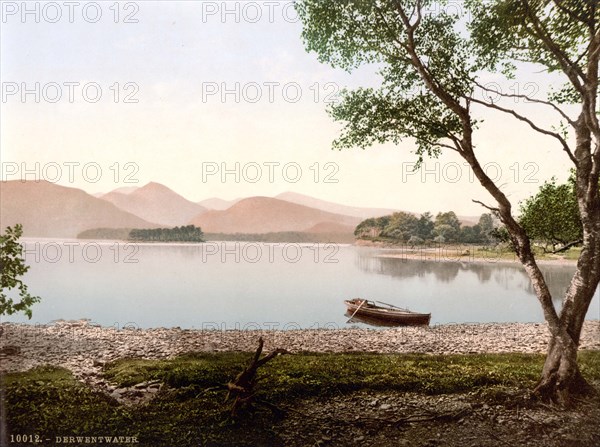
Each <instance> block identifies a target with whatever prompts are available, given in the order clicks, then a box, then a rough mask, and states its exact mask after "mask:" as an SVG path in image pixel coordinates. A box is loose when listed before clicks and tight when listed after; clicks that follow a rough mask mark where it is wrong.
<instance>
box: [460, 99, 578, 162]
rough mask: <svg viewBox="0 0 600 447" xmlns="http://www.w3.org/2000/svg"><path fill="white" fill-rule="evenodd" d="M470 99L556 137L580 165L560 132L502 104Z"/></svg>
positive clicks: (571, 157) (542, 132)
mask: <svg viewBox="0 0 600 447" xmlns="http://www.w3.org/2000/svg"><path fill="white" fill-rule="evenodd" d="M469 99H470V100H471V101H473V102H475V103H477V104H481V105H483V106H485V107H489V108H491V109H495V110H499V111H500V112H504V113H508V114H509V115H512V116H514V117H515V118H517V119H518V120H519V121H523V122H524V123H527V124H529V126H530V127H531V128H532V129H533V130H535V131H537V132H539V133H541V134H544V135H548V136H551V137H554V138H556V139H557V140H558V141H559V142H560V144H561V145H562V147H563V150H564V151H565V152H566V153H567V155H568V156H569V158H570V159H571V161H572V162H573V164H574V165H575V166H578V162H577V159H576V158H575V156H574V155H573V152H571V148H570V147H569V145H568V144H567V142H566V141H565V139H564V138H563V137H561V136H560V135H559V134H557V133H556V132H551V131H549V130H546V129H542V128H541V127H539V126H538V125H536V124H535V123H534V122H533V121H531V120H530V119H529V118H527V117H525V116H523V115H521V114H519V113H517V112H515V111H514V110H512V109H506V108H504V107H500V106H497V105H495V104H491V103H489V102H485V101H481V100H479V99H476V98H469Z"/></svg>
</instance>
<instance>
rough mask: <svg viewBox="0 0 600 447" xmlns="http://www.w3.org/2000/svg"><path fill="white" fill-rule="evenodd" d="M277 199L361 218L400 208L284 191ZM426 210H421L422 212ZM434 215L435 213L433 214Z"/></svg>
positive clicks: (467, 219) (468, 221)
mask: <svg viewBox="0 0 600 447" xmlns="http://www.w3.org/2000/svg"><path fill="white" fill-rule="evenodd" d="M275 197H276V198H277V199H281V200H285V201H287V202H292V203H298V204H299V205H304V206H310V207H311V208H316V209H319V210H324V211H329V212H331V213H337V214H344V215H346V216H355V217H360V218H361V219H368V218H369V217H381V216H389V215H390V214H393V213H395V212H398V211H401V210H394V209H391V208H363V207H357V206H347V205H341V204H339V203H334V202H327V201H325V200H321V199H317V198H316V197H311V196H307V195H304V194H298V193H295V192H284V193H282V194H279V195H277V196H275ZM425 211H427V210H423V211H422V212H423V213H424V212H425ZM407 212H409V213H410V214H414V215H415V216H417V217H418V216H420V215H421V213H414V212H412V211H407ZM434 217H435V214H434ZM458 219H459V220H460V222H461V223H462V224H463V225H469V226H473V225H475V224H476V223H477V222H479V216H458Z"/></svg>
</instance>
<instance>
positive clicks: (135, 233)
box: [129, 225, 204, 242]
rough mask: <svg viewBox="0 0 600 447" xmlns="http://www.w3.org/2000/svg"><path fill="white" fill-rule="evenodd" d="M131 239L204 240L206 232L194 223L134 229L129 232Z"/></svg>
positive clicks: (163, 240) (151, 240) (157, 240)
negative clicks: (171, 226) (173, 226)
mask: <svg viewBox="0 0 600 447" xmlns="http://www.w3.org/2000/svg"><path fill="white" fill-rule="evenodd" d="M129 239H130V240H132V241H150V242H204V233H202V230H201V229H200V228H199V227H196V226H194V225H186V226H185V227H184V226H181V227H175V228H151V229H134V230H131V231H130V232H129Z"/></svg>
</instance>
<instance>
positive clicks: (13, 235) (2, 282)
mask: <svg viewBox="0 0 600 447" xmlns="http://www.w3.org/2000/svg"><path fill="white" fill-rule="evenodd" d="M22 235H23V227H22V226H21V225H20V224H17V225H15V226H14V227H6V230H5V232H4V235H2V236H0V315H12V314H14V313H16V312H23V313H24V314H25V315H27V317H29V318H30V319H31V315H32V314H31V306H33V305H34V304H35V303H37V302H39V301H40V297H38V296H32V295H31V294H30V293H29V292H28V291H27V285H26V284H25V283H24V282H23V280H22V279H21V277H22V276H23V275H25V273H27V271H28V270H29V266H28V265H25V258H24V257H23V245H22V244H20V243H19V242H18V240H19V238H20V237H21V236H22ZM12 291H15V292H17V291H18V293H17V294H18V296H19V301H18V302H15V298H16V296H15V295H16V294H15V293H13V292H12Z"/></svg>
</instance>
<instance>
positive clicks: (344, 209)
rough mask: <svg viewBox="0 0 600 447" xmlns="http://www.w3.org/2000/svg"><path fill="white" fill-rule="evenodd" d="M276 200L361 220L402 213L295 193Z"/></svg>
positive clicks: (289, 193) (286, 193)
mask: <svg viewBox="0 0 600 447" xmlns="http://www.w3.org/2000/svg"><path fill="white" fill-rule="evenodd" d="M275 198H276V199H280V200H285V201H286V202H292V203H297V204H298V205H304V206H309V207H311V208H316V209H318V210H323V211H328V212H330V213H335V214H343V215H345V216H353V217H359V218H360V219H368V218H369V217H380V216H386V215H388V214H392V213H394V212H396V211H400V210H394V209H390V208H362V207H358V206H347V205H341V204H339V203H334V202H327V201H326V200H321V199H317V198H316V197H310V196H306V195H304V194H298V193H295V192H284V193H281V194H279V195H277V196H275Z"/></svg>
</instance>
